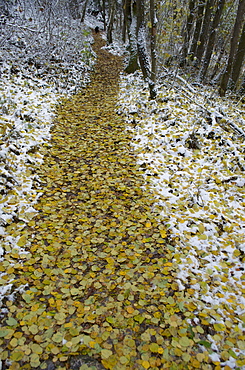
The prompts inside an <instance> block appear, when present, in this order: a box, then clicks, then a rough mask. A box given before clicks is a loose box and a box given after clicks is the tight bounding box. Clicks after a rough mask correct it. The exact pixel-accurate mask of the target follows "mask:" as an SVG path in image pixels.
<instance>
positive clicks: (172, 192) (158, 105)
mask: <svg viewBox="0 0 245 370" xmlns="http://www.w3.org/2000/svg"><path fill="white" fill-rule="evenodd" d="M179 80H180V81H181V82H183V79H182V78H180V79H179ZM172 85H174V84H172ZM186 87H187V88H188V87H189V86H188V84H186V83H185V86H184V88H183V89H182V90H181V88H180V87H179V86H178V88H175V87H174V86H170V84H169V86H167V83H166V81H164V85H162V86H158V98H157V100H156V101H153V102H151V101H149V94H148V90H147V86H146V84H145V83H144V81H143V79H142V76H141V75H140V74H139V73H138V72H137V73H135V74H134V75H130V76H123V77H122V79H121V88H120V104H119V111H120V112H121V113H122V112H123V113H124V114H125V117H126V119H127V120H128V123H129V127H128V129H129V130H131V131H132V132H133V135H134V139H133V143H132V145H133V146H134V148H135V151H136V153H137V156H138V164H139V165H140V166H141V168H142V169H144V175H143V176H144V177H145V180H146V183H147V189H149V188H150V189H151V191H152V193H153V194H154V195H155V198H156V207H158V208H159V206H160V207H161V210H162V211H161V216H162V218H163V220H164V221H165V226H166V228H167V229H168V230H169V232H170V235H171V237H172V242H173V243H174V248H175V253H174V259H173V262H175V263H176V264H178V275H177V282H178V285H179V289H180V290H181V291H185V290H186V289H188V288H187V286H189V287H190V289H192V290H193V300H194V302H195V305H196V306H197V313H203V314H204V316H205V317H208V316H209V313H211V317H213V318H212V321H213V323H225V322H227V320H229V322H230V323H229V325H232V327H233V328H234V330H237V329H236V328H237V327H238V326H239V330H240V333H241V335H242V333H243V335H244V328H243V326H242V318H243V317H244V312H245V298H244V284H245V283H244V278H245V275H244V262H243V259H242V258H243V254H242V253H244V243H245V208H244V205H245V203H244V199H245V198H244V193H245V189H244V184H245V177H244V168H245V166H244V164H245V161H244V151H245V142H244V140H243V139H242V137H241V136H239V135H238V134H239V133H240V132H241V131H242V127H243V126H244V119H245V114H244V110H243V107H233V106H232V102H230V101H229V100H228V99H227V100H225V99H223V100H221V99H219V98H218V97H216V98H215V99H212V95H211V94H212V92H210V95H209V94H208V93H207V92H205V94H204V92H203V91H204V90H199V91H198V90H197V89H193V88H192V87H191V88H190V89H188V94H186ZM202 107H203V109H202ZM206 112H211V122H210V119H207V113H206ZM217 112H222V114H223V116H222V120H223V117H225V116H228V120H227V121H228V122H230V123H231V125H229V124H226V126H225V127H222V125H221V123H220V122H219V119H218V118H217V117H218V116H219V115H220V113H217ZM133 120H134V122H136V124H137V125H136V127H134V128H132V126H131V125H130V124H131V122H132V121H133ZM233 123H234V125H235V126H236V127H237V128H238V129H239V130H236V131H234V130H233V129H232V128H231V127H232V124H233ZM134 126H135V125H134ZM238 131H239V132H238ZM236 132H238V134H236ZM197 320H199V319H198V318H197ZM219 334H220V333H219ZM224 341H225V339H222V338H221V339H219V342H217V340H216V341H215V340H214V341H213V342H214V343H215V346H213V350H214V353H213V354H212V355H211V358H212V360H213V361H214V362H215V361H217V362H218V363H220V362H221V363H222V368H223V367H224V366H225V365H227V366H230V368H232V369H236V361H235V359H234V358H232V357H230V359H229V360H228V361H226V362H222V360H221V358H220V352H221V348H222V346H223V344H224ZM235 351H236V352H237V353H243V355H244V354H245V352H244V351H241V350H240V349H239V348H235ZM242 368H243V369H245V367H242Z"/></svg>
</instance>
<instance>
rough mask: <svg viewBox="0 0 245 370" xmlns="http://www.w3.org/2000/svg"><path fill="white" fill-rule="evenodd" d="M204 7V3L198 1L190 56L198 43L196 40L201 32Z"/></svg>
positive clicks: (194, 51)
mask: <svg viewBox="0 0 245 370" xmlns="http://www.w3.org/2000/svg"><path fill="white" fill-rule="evenodd" d="M204 7H205V3H204V2H203V1H201V2H199V4H198V7H197V16H196V24H195V30H194V33H193V40H192V44H191V49H190V56H191V58H193V57H194V56H195V53H196V49H197V45H198V41H199V37H200V32H201V27H202V21H203V13H204Z"/></svg>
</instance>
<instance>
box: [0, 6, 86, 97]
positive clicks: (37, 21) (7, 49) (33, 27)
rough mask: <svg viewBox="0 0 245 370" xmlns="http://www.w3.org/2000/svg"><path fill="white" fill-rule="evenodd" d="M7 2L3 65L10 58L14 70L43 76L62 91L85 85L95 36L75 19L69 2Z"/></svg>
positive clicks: (1, 42)
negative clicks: (91, 45) (92, 36)
mask: <svg viewBox="0 0 245 370" xmlns="http://www.w3.org/2000/svg"><path fill="white" fill-rule="evenodd" d="M4 4H5V5H2V7H1V8H0V10H1V9H2V21H1V24H0V27H1V36H0V47H1V48H0V63H1V65H2V69H3V70H5V69H4V63H5V62H8V65H10V66H11V68H10V69H9V72H10V74H12V75H19V74H21V75H22V76H23V77H24V78H29V77H31V78H42V80H45V81H46V82H48V83H50V84H54V85H55V86H56V88H57V90H58V91H62V92H63V91H65V90H66V91H68V92H69V91H74V90H77V89H78V88H79V87H81V86H82V85H83V83H84V82H85V81H86V76H87V72H88V71H89V69H90V67H91V61H92V58H91V57H92V55H93V53H92V49H91V47H90V44H91V36H90V32H88V30H87V29H86V28H85V27H84V25H82V24H81V21H80V19H73V17H72V16H71V12H70V11H69V6H68V5H69V4H68V2H65V1H62V0H59V1H49V2H43V5H41V4H42V2H38V1H35V0H34V1H31V0H30V1H29V0H22V1H20V2H18V3H16V4H15V5H13V4H12V3H11V2H10V3H9V5H8V7H7V5H6V3H4ZM11 4H12V5H11Z"/></svg>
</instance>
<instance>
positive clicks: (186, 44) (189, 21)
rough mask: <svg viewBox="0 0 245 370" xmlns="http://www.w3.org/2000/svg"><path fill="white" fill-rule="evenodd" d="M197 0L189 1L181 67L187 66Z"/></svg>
mask: <svg viewBox="0 0 245 370" xmlns="http://www.w3.org/2000/svg"><path fill="white" fill-rule="evenodd" d="M196 1H197V0H189V14H188V17H187V21H186V29H185V36H184V44H183V47H182V55H181V61H180V65H181V66H184V65H185V64H186V60H187V56H188V50H189V42H190V39H191V30H192V28H193V24H194V17H195V5H196Z"/></svg>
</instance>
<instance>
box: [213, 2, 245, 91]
mask: <svg viewBox="0 0 245 370" xmlns="http://www.w3.org/2000/svg"><path fill="white" fill-rule="evenodd" d="M244 14H245V0H240V1H239V4H238V9H237V16H236V21H235V24H234V28H233V33H232V38H231V42H230V52H229V58H228V62H227V65H226V68H225V71H224V73H223V75H222V79H221V83H220V87H219V93H220V95H221V96H224V95H225V93H226V90H227V86H228V81H229V79H230V77H231V73H232V68H233V63H234V59H235V54H236V50H237V45H238V42H239V35H240V33H241V28H242V25H243V20H244ZM236 72H237V71H236ZM239 72H240V71H239ZM235 77H236V80H237V79H238V76H235Z"/></svg>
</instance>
